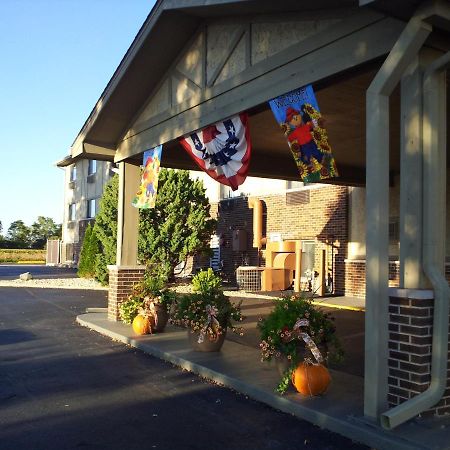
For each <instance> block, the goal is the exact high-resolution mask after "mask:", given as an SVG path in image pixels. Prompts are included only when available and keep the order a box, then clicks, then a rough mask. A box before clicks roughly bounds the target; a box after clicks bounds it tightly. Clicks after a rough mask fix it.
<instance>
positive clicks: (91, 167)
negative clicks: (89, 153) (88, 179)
mask: <svg viewBox="0 0 450 450" xmlns="http://www.w3.org/2000/svg"><path fill="white" fill-rule="evenodd" d="M95 172H97V161H96V160H95V159H90V160H89V163H88V175H93V174H94V173H95Z"/></svg>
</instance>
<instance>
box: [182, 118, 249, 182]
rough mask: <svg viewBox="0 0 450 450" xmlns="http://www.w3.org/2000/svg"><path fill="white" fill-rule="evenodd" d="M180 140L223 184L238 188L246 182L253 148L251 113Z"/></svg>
mask: <svg viewBox="0 0 450 450" xmlns="http://www.w3.org/2000/svg"><path fill="white" fill-rule="evenodd" d="M180 143H181V145H182V146H183V147H184V148H185V150H186V151H187V152H188V153H189V155H190V156H191V158H192V159H193V160H194V161H195V162H196V163H197V165H198V166H199V167H200V168H201V169H202V170H204V171H205V172H206V173H207V174H208V175H209V176H210V177H211V178H214V179H215V180H217V181H218V182H219V183H222V184H225V185H227V186H230V187H231V189H233V191H235V190H236V189H237V188H238V186H239V185H241V184H242V183H243V182H244V181H245V178H246V177H247V172H248V165H249V162H250V151H251V142H250V131H249V127H248V119H247V114H245V113H241V114H239V115H237V116H233V117H231V118H229V119H226V120H224V121H222V122H217V123H216V124H214V125H210V126H208V127H206V128H204V129H203V130H201V131H197V132H195V133H192V134H190V135H189V136H184V137H183V138H181V139H180Z"/></svg>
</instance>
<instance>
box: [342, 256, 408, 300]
mask: <svg viewBox="0 0 450 450" xmlns="http://www.w3.org/2000/svg"><path fill="white" fill-rule="evenodd" d="M399 269H400V264H399V262H398V261H390V262H389V286H390V287H398V286H399V277H400V273H399ZM344 294H345V295H347V296H349V297H359V298H365V296H366V261H365V260H351V259H349V260H346V261H345V289H344Z"/></svg>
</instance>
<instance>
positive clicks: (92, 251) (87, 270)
mask: <svg viewBox="0 0 450 450" xmlns="http://www.w3.org/2000/svg"><path fill="white" fill-rule="evenodd" d="M98 253H99V242H98V239H97V236H96V234H95V231H94V228H93V227H91V224H89V225H88V226H87V228H86V233H85V235H84V240H83V245H82V247H81V252H80V261H79V264H78V272H77V273H78V276H79V277H81V278H94V275H95V265H96V256H97V254H98Z"/></svg>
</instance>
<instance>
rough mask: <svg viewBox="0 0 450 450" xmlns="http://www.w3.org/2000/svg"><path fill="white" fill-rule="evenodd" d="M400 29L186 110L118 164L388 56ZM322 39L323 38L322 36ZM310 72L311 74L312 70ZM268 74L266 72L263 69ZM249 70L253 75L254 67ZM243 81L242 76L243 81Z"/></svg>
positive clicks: (327, 49) (388, 26) (127, 144)
mask: <svg viewBox="0 0 450 450" xmlns="http://www.w3.org/2000/svg"><path fill="white" fill-rule="evenodd" d="M402 26H403V24H402V23H401V22H399V21H397V20H395V19H391V18H386V19H384V20H381V21H378V22H376V23H374V24H371V25H370V26H367V27H364V28H362V29H361V30H359V31H356V32H354V33H353V34H350V35H348V36H345V37H342V36H341V38H340V39H338V40H336V41H334V42H331V43H328V45H325V46H323V47H320V48H316V49H315V50H314V51H311V52H310V53H307V54H304V55H303V56H302V57H300V58H297V59H295V60H293V61H291V62H289V63H287V64H282V62H281V61H278V66H277V67H274V68H273V69H271V70H269V72H270V74H269V73H267V70H266V71H264V70H263V69H262V68H261V69H260V70H261V73H260V74H259V75H258V74H255V78H254V79H251V80H248V81H243V80H239V79H238V78H237V79H236V80H235V83H236V85H235V86H234V87H232V88H231V87H230V90H229V91H227V92H223V93H222V94H220V95H217V96H216V97H211V96H210V95H209V98H208V99H206V98H205V100H204V101H203V102H202V103H200V104H198V105H197V106H193V107H191V108H190V109H188V110H186V111H184V112H180V113H179V114H177V115H175V116H172V117H170V118H167V119H163V118H162V117H160V118H159V119H158V120H161V122H159V123H158V124H155V125H154V126H152V127H151V128H149V129H146V130H145V131H142V132H138V134H136V135H134V136H131V137H129V138H128V139H126V140H124V141H122V142H121V143H120V144H119V147H118V151H117V154H116V158H115V160H116V161H122V160H124V159H126V158H128V157H129V156H131V155H133V154H136V153H141V152H143V151H144V150H145V149H147V148H151V147H154V146H156V145H159V144H161V143H166V142H168V141H170V140H173V139H176V138H178V137H179V136H182V135H184V134H187V133H189V132H191V131H193V130H197V129H200V128H202V127H204V126H207V125H209V124H211V123H214V122H217V121H219V120H222V119H223V118H225V117H229V116H231V115H233V114H236V113H239V112H240V111H243V110H247V109H249V108H252V107H254V106H256V105H259V104H261V103H265V102H267V101H268V100H270V99H271V98H274V97H276V96H278V95H280V94H283V93H285V92H288V91H290V90H292V89H296V88H298V87H299V86H304V85H306V84H309V83H314V82H316V81H319V80H324V79H326V78H327V77H330V76H333V75H335V74H336V73H339V72H342V71H344V70H348V69H350V68H352V67H355V66H358V65H360V64H363V63H366V62H368V61H371V60H373V59H375V58H378V57H379V56H381V55H383V54H386V53H387V52H388V51H389V49H390V48H391V47H392V45H393V43H394V42H395V40H396V39H397V37H398V35H399V33H400V32H401V30H402ZM324 34H326V33H324ZM312 67H314V70H311V68H312ZM266 69H267V67H266ZM249 70H255V66H254V67H252V68H251V69H249ZM243 76H244V75H242V77H243ZM204 92H205V95H207V94H208V91H207V90H205V91H204Z"/></svg>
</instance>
